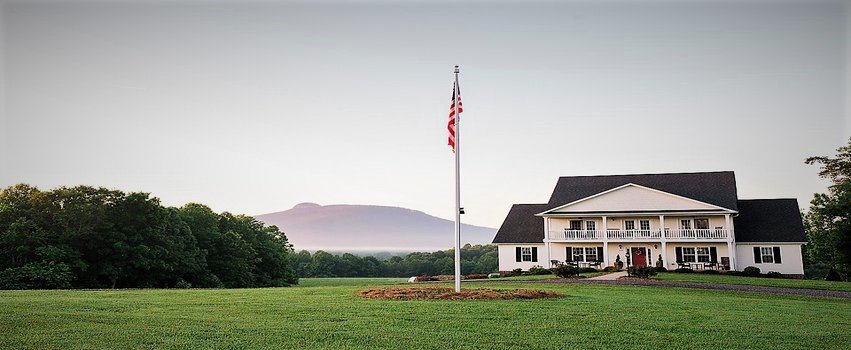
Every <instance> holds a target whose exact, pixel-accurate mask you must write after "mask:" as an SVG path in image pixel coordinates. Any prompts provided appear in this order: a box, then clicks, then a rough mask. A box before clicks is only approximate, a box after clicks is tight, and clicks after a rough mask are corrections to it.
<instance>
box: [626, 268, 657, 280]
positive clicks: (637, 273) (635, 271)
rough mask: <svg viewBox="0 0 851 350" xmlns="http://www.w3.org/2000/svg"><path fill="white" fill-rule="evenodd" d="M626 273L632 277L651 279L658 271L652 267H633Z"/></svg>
mask: <svg viewBox="0 0 851 350" xmlns="http://www.w3.org/2000/svg"><path fill="white" fill-rule="evenodd" d="M626 272H627V274H628V275H629V276H631V277H638V278H650V277H651V276H656V269H654V268H653V267H650V266H632V267H630V268H628V269H626Z"/></svg>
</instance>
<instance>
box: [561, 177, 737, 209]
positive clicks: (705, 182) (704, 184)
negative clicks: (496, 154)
mask: <svg viewBox="0 0 851 350" xmlns="http://www.w3.org/2000/svg"><path fill="white" fill-rule="evenodd" d="M628 183H634V184H636V185H641V186H645V187H650V188H653V189H657V190H660V191H664V192H668V193H673V194H676V195H679V196H683V197H687V198H691V199H695V200H698V201H701V202H704V203H709V204H714V205H717V206H720V207H724V208H727V209H732V210H737V203H736V201H737V199H738V197H737V194H736V176H735V175H734V174H733V172H732V171H719V172H704V173H673V174H643V175H601V176H565V177H560V178H559V179H558V182H557V183H556V187H555V189H554V190H553V194H552V196H551V197H550V201H549V203H548V204H549V206H550V207H549V208H547V209H552V208H556V207H559V206H562V205H565V204H567V203H570V202H573V201H576V200H580V199H582V198H585V197H588V196H592V195H595V194H597V193H600V192H603V191H606V190H610V189H613V188H615V187H618V186H623V185H626V184H628Z"/></svg>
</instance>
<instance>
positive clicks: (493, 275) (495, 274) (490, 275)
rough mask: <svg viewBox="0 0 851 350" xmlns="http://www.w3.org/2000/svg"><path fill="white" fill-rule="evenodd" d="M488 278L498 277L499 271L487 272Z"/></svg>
mask: <svg viewBox="0 0 851 350" xmlns="http://www.w3.org/2000/svg"><path fill="white" fill-rule="evenodd" d="M488 278H499V273H492V274H488Z"/></svg>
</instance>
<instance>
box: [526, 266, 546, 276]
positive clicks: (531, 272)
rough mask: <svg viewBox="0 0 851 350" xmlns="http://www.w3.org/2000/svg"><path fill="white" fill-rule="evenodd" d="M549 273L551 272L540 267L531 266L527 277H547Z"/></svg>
mask: <svg viewBox="0 0 851 350" xmlns="http://www.w3.org/2000/svg"><path fill="white" fill-rule="evenodd" d="M551 273H552V271H550V270H549V269H545V268H543V267H541V266H538V265H535V266H532V267H530V268H529V272H528V273H527V274H529V275H549V274H551Z"/></svg>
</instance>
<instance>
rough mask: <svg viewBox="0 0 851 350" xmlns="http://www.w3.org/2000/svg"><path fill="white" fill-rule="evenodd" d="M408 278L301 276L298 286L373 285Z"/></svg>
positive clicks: (394, 282)
mask: <svg viewBox="0 0 851 350" xmlns="http://www.w3.org/2000/svg"><path fill="white" fill-rule="evenodd" d="M407 282H408V279H407V278H396V277H331V278H299V279H298V287H326V286H328V287H331V286H371V285H385V284H397V283H407Z"/></svg>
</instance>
